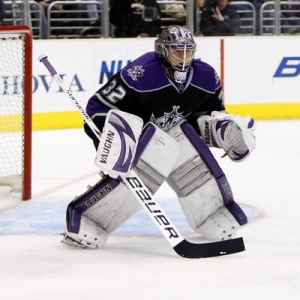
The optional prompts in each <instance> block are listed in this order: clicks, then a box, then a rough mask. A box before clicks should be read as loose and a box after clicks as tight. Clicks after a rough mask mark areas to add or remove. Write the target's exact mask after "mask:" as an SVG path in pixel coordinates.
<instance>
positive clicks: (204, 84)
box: [191, 59, 221, 93]
mask: <svg viewBox="0 0 300 300" xmlns="http://www.w3.org/2000/svg"><path fill="white" fill-rule="evenodd" d="M193 72H194V76H193V79H192V81H191V84H193V85H194V86H196V87H198V88H200V89H203V90H206V91H208V92H210V93H214V92H215V91H216V90H217V89H218V88H219V87H220V86H221V80H220V77H219V75H218V73H217V72H216V70H215V69H214V68H213V67H212V66H210V65H209V64H207V63H205V62H203V61H201V60H196V59H195V60H194V62H193Z"/></svg>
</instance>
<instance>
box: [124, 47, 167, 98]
mask: <svg viewBox="0 0 300 300" xmlns="http://www.w3.org/2000/svg"><path fill="white" fill-rule="evenodd" d="M121 77H122V79H123V80H124V82H125V83H126V84H127V85H128V86H129V87H130V88H133V89H135V90H138V91H142V92H143V91H145V92H146V91H152V90H157V89H161V88H163V87H165V86H167V85H170V82H169V80H168V79H167V77H166V75H165V73H164V70H163V67H162V65H161V63H160V62H159V60H158V59H157V58H156V54H155V52H148V53H146V54H144V55H142V56H141V57H139V58H138V59H136V60H134V61H133V62H132V63H130V64H129V65H128V66H126V67H124V68H123V69H122V70H121Z"/></svg>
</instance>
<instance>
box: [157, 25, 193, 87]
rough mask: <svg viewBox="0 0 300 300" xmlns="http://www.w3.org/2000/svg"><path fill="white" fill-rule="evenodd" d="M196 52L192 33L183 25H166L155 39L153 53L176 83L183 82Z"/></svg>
mask: <svg viewBox="0 0 300 300" xmlns="http://www.w3.org/2000/svg"><path fill="white" fill-rule="evenodd" d="M195 52H196V43H195V41H194V39H193V35H192V33H191V32H190V31H189V30H188V29H187V28H184V27H181V26H177V25H171V26H169V27H166V28H165V29H164V30H163V31H162V32H161V34H160V35H159V37H158V39H157V40H156V41H155V53H156V55H157V57H158V59H159V60H160V61H161V62H162V64H163V65H164V66H166V67H167V68H168V70H169V71H170V73H171V75H172V76H173V79H174V81H175V82H177V83H184V82H185V80H186V76H187V73H188V70H189V68H190V67H191V65H192V62H193V59H194V56H195Z"/></svg>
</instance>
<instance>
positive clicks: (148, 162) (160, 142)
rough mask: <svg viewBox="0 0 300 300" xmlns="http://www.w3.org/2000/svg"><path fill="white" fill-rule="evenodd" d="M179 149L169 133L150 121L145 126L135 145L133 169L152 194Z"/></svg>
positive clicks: (172, 164)
mask: <svg viewBox="0 0 300 300" xmlns="http://www.w3.org/2000/svg"><path fill="white" fill-rule="evenodd" d="M180 151H181V149H180V146H179V144H178V143H177V142H176V141H175V140H174V139H173V138H172V137H171V136H170V135H168V134H167V133H165V132H164V131H162V130H161V129H159V128H158V127H157V126H155V125H154V124H152V123H148V124H147V125H146V126H145V128H144V130H143V134H142V136H141V138H140V141H139V144H138V147H137V151H136V157H135V160H134V165H135V167H134V170H135V172H136V173H137V175H138V176H139V177H140V179H141V180H142V181H143V183H144V184H145V185H146V186H147V188H148V189H149V190H150V192H151V193H152V194H154V193H155V192H156V191H157V190H158V188H159V187H160V186H161V185H162V184H163V182H164V181H165V179H166V178H167V177H168V176H169V174H170V173H171V171H172V169H173V166H174V164H175V163H176V161H177V159H178V156H179V154H180ZM162 162H163V163H162Z"/></svg>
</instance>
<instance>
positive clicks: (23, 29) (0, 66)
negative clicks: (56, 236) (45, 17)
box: [0, 26, 32, 200]
mask: <svg viewBox="0 0 300 300" xmlns="http://www.w3.org/2000/svg"><path fill="white" fill-rule="evenodd" d="M31 156H32V33H31V30H30V28H29V27H28V26H0V189H1V186H5V187H7V186H9V187H11V189H12V192H16V193H21V198H22V200H28V199H30V198H31V163H32V161H31V160H32V157H31Z"/></svg>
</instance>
